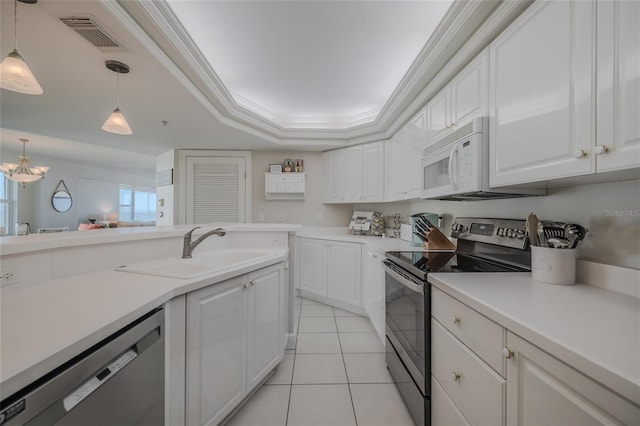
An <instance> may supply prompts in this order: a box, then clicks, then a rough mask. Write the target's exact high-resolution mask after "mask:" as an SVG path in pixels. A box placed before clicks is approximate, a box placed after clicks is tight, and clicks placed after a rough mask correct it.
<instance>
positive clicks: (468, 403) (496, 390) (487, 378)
mask: <svg viewBox="0 0 640 426" xmlns="http://www.w3.org/2000/svg"><path fill="white" fill-rule="evenodd" d="M431 373H432V374H433V375H434V376H435V378H436V379H437V380H438V382H439V383H440V384H441V385H442V387H443V388H444V390H445V391H446V393H447V394H448V395H450V396H451V399H452V400H453V401H454V402H455V404H456V405H457V406H458V407H460V410H461V411H462V413H463V414H464V416H465V418H467V419H468V420H469V422H470V423H472V424H477V425H502V424H504V398H505V387H506V386H505V380H504V379H503V378H502V377H500V376H499V375H498V374H497V373H496V372H495V371H493V370H492V369H491V368H490V367H489V366H487V365H486V364H485V363H483V362H482V360H481V359H480V358H478V356H477V355H475V354H474V353H473V352H471V351H470V350H469V348H467V347H466V346H465V345H463V344H462V343H461V342H460V341H459V340H458V339H456V337H455V336H453V335H452V334H451V333H449V332H448V331H447V330H446V329H445V328H444V327H443V326H442V325H441V324H440V323H439V322H438V321H433V320H432V321H431Z"/></svg>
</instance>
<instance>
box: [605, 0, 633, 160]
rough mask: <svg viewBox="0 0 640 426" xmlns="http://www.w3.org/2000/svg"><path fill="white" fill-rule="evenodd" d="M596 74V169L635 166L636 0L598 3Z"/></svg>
mask: <svg viewBox="0 0 640 426" xmlns="http://www.w3.org/2000/svg"><path fill="white" fill-rule="evenodd" d="M597 73H598V111H597V117H598V126H597V128H598V139H597V144H598V146H596V149H597V150H596V154H597V155H598V153H599V152H602V153H600V154H599V155H598V157H597V159H596V162H597V168H598V172H604V171H609V170H621V169H626V168H630V167H639V166H640V120H638V117H640V2H637V1H615V2H614V1H611V2H609V1H604V2H599V3H598V68H597ZM605 147H606V151H605Z"/></svg>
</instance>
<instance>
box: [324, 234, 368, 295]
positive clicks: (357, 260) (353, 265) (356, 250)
mask: <svg viewBox="0 0 640 426" xmlns="http://www.w3.org/2000/svg"><path fill="white" fill-rule="evenodd" d="M361 246H362V245H361V244H354V243H345V242H339V241H333V242H330V243H328V244H327V259H328V262H327V278H328V281H327V297H328V298H329V299H330V300H337V301H338V302H343V303H348V304H350V305H355V306H360V305H361V299H360V291H361V283H362V279H361V269H362V268H361V267H360V265H362V259H361V251H362V247H361Z"/></svg>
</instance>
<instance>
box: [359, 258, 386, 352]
mask: <svg viewBox="0 0 640 426" xmlns="http://www.w3.org/2000/svg"><path fill="white" fill-rule="evenodd" d="M363 257H364V259H363V261H364V263H365V265H366V266H365V278H364V281H363V283H364V284H363V286H362V288H363V304H364V308H365V310H366V311H367V314H368V315H369V319H370V320H371V323H372V324H373V328H375V330H376V332H377V333H378V336H379V337H380V340H382V341H383V342H384V340H385V337H384V336H385V299H384V297H385V288H384V285H385V282H384V281H385V272H384V268H383V267H382V261H383V260H384V252H383V251H377V250H373V249H369V250H367V255H366V256H364V255H363Z"/></svg>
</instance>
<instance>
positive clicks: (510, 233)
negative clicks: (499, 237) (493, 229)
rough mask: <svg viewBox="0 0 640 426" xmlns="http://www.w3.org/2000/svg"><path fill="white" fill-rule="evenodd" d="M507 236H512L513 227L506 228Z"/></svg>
mask: <svg viewBox="0 0 640 426" xmlns="http://www.w3.org/2000/svg"><path fill="white" fill-rule="evenodd" d="M507 237H509V238H513V229H508V230H507Z"/></svg>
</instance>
